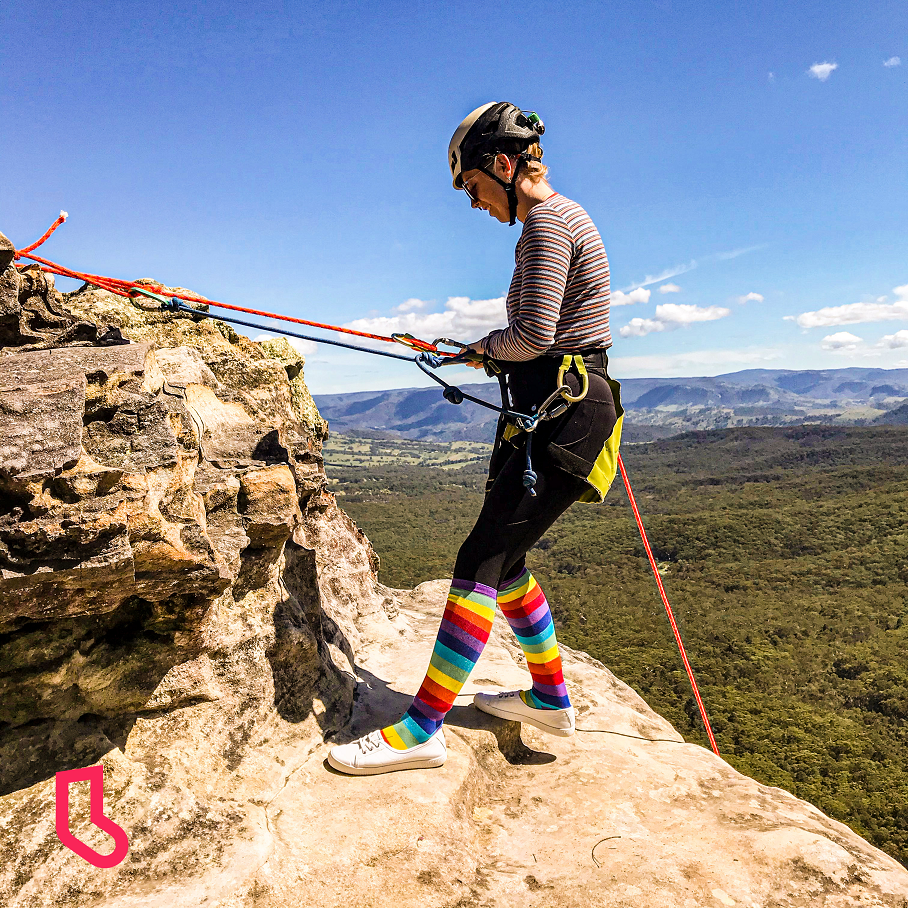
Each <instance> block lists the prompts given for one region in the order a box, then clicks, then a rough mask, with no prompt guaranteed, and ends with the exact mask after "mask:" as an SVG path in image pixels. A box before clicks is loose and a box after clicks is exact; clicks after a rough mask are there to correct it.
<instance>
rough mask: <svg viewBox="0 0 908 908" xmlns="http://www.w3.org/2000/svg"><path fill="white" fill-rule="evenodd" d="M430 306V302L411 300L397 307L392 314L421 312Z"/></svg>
mask: <svg viewBox="0 0 908 908" xmlns="http://www.w3.org/2000/svg"><path fill="white" fill-rule="evenodd" d="M428 305H429V302H428V300H418V299H410V300H404V301H403V302H402V303H401V304H400V305H399V306H395V307H394V308H393V309H392V310H391V311H392V312H421V311H422V310H423V309H425V308H426V306H428Z"/></svg>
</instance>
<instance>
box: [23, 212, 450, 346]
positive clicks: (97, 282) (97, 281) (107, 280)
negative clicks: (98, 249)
mask: <svg viewBox="0 0 908 908" xmlns="http://www.w3.org/2000/svg"><path fill="white" fill-rule="evenodd" d="M67 217H68V215H67V214H66V212H63V211H61V212H60V217H58V218H57V220H56V221H54V222H53V224H51V225H50V227H49V228H48V229H47V232H46V233H45V234H44V235H43V236H42V237H41V238H40V239H39V240H38V241H37V242H35V243H32V244H31V245H30V246H26V247H25V248H24V249H20V250H18V252H16V255H15V257H16V258H17V259H18V258H20V257H21V258H27V259H31V260H32V261H33V262H36V263H37V264H38V266H39V267H40V268H41V270H42V271H48V272H50V273H51V274H57V275H59V276H60V277H71V278H74V279H75V280H80V281H84V282H85V283H87V284H93V285H94V286H95V287H100V288H101V289H102V290H107V291H108V292H109V293H116V294H117V295H118V296H125V297H127V298H129V299H131V298H132V296H133V294H132V293H130V291H132V290H134V289H135V288H136V287H144V288H146V289H148V288H152V289H153V291H154V292H155V293H159V294H161V295H163V296H175V297H176V298H177V299H180V300H186V301H187V302H192V303H206V304H207V305H209V306H216V307H218V308H219V309H232V310H233V311H234V312H245V313H247V314H249V315H259V316H262V317H263V318H273V319H278V320H279V321H282V322H294V323H295V324H297V325H308V326H309V327H310V328H321V329H322V330H324V331H337V332H338V333H340V334H353V335H355V336H356V337H367V338H369V339H370V340H377V341H384V342H385V343H389V344H396V343H397V341H396V340H395V339H394V338H393V337H385V335H383V334H370V333H369V332H367V331H354V330H353V329H352V328H341V327H340V326H339V325H327V324H325V323H323V322H311V321H308V320H307V319H304V318H293V317H292V316H290V315H278V314H277V313H274V312H264V311H262V310H261V309H246V308H244V307H243V306H231V305H229V304H228V303H219V302H217V301H215V300H207V299H203V298H202V297H200V296H195V295H193V294H186V293H174V292H172V291H171V290H168V289H167V288H166V287H164V286H163V285H162V284H157V283H155V282H149V283H137V282H135V281H123V280H120V279H119V278H115V277H104V276H102V275H100V274H86V273H84V272H82V271H74V270H73V269H72V268H66V267H64V266H63V265H58V264H57V263H56V262H51V261H48V260H47V259H44V258H41V257H40V256H38V255H33V254H32V252H33V250H35V249H37V248H38V247H39V246H40V245H41V244H42V243H43V242H45V240H47V238H48V237H49V236H50V235H51V234H52V233H53V232H54V231H55V230H56V229H57V228H58V227H59V226H60V225H61V224H62V223H63V222H64V221H65V220H66V218H67ZM263 327H264V326H263ZM410 344H411V345H412V346H413V347H415V348H416V349H418V350H426V351H429V352H431V353H440V354H441V355H442V356H454V354H453V353H448V352H446V351H440V350H438V349H437V348H436V347H435V345H434V344H429V343H427V342H426V341H422V340H419V339H417V338H412V339H411V340H410Z"/></svg>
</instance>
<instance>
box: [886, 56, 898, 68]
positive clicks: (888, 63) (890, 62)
mask: <svg viewBox="0 0 908 908" xmlns="http://www.w3.org/2000/svg"><path fill="white" fill-rule="evenodd" d="M901 65H902V58H901V57H890V58H889V59H888V60H884V61H883V66H885V67H886V68H887V69H888V68H891V67H893V66H901Z"/></svg>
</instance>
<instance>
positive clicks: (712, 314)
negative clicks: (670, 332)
mask: <svg viewBox="0 0 908 908" xmlns="http://www.w3.org/2000/svg"><path fill="white" fill-rule="evenodd" d="M726 315H731V309H725V308H724V307H722V306H707V307H705V308H704V307H703V306H691V305H684V304H682V303H663V304H662V305H661V306H656V318H657V319H659V320H660V321H663V322H669V323H672V324H675V325H691V324H693V323H694V322H714V321H715V320H716V319H718V318H725V316H726Z"/></svg>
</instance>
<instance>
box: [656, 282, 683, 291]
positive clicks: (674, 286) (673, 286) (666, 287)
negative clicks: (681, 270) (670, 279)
mask: <svg viewBox="0 0 908 908" xmlns="http://www.w3.org/2000/svg"><path fill="white" fill-rule="evenodd" d="M659 292H660V293H680V292H681V288H680V287H679V286H678V285H677V284H663V285H662V286H661V287H660V288H659Z"/></svg>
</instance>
